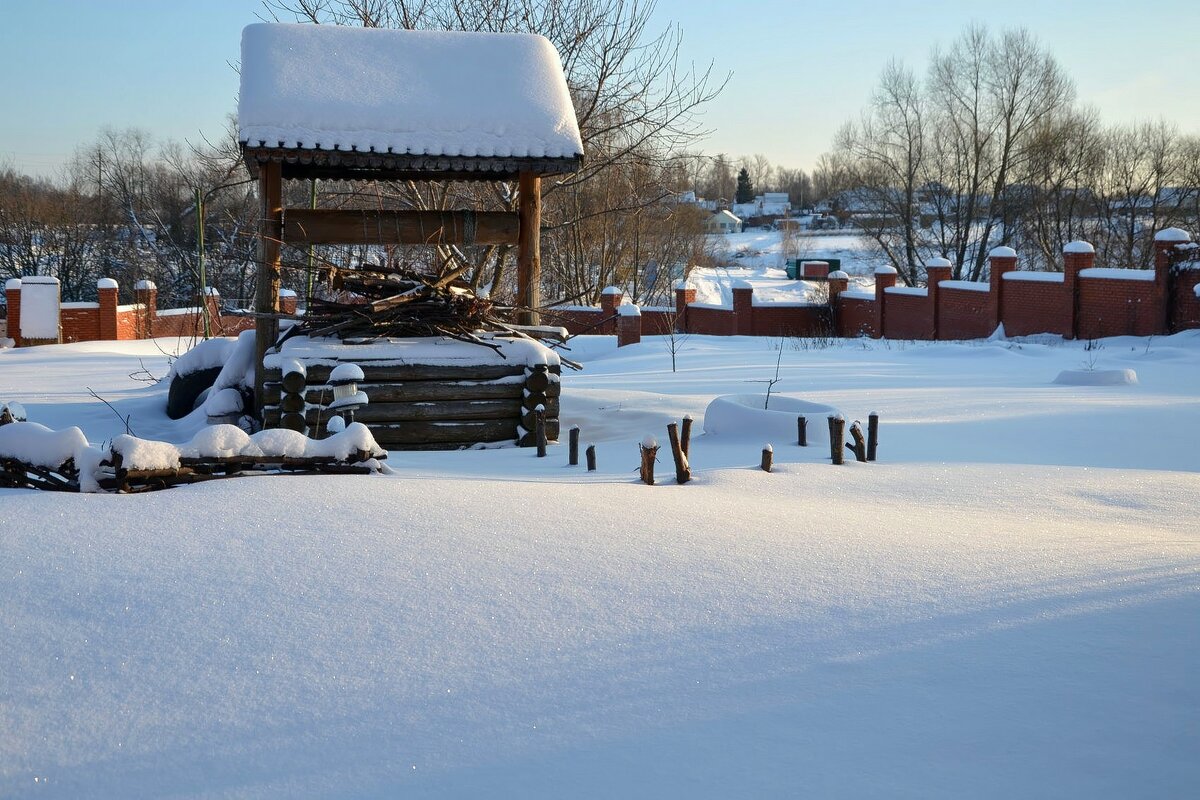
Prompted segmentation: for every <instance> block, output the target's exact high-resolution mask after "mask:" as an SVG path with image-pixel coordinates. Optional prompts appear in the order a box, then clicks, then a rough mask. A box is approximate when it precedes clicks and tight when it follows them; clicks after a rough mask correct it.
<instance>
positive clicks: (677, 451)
mask: <svg viewBox="0 0 1200 800" xmlns="http://www.w3.org/2000/svg"><path fill="white" fill-rule="evenodd" d="M667 438H668V439H670V440H671V456H672V457H673V458H674V459H675V482H676V483H687V482H688V481H690V480H691V479H692V470H691V467H690V466H689V465H688V457H687V454H686V453H684V452H683V442H682V441H681V440H680V438H679V426H678V425H676V424H675V423H674V422H672V423H671V424H669V425H667Z"/></svg>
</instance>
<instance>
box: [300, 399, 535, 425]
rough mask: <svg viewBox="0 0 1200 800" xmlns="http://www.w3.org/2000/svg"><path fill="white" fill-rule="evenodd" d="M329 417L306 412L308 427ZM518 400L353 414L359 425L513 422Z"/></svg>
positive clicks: (386, 407)
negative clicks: (441, 421) (411, 422)
mask: <svg viewBox="0 0 1200 800" xmlns="http://www.w3.org/2000/svg"><path fill="white" fill-rule="evenodd" d="M318 416H320V417H324V418H328V417H329V412H328V411H327V410H325V409H315V408H311V409H309V410H308V412H307V418H308V420H309V424H312V423H314V422H315V421H316V418H317V417H318ZM520 416H521V401H520V400H515V399H514V400H443V401H440V402H431V403H371V404H370V405H367V406H363V407H362V408H360V409H358V410H357V411H355V412H354V419H355V420H357V421H358V422H365V423H373V422H382V423H392V422H406V421H409V420H445V421H451V420H469V419H504V418H511V419H512V420H513V421H514V422H516V421H517V420H518V419H520Z"/></svg>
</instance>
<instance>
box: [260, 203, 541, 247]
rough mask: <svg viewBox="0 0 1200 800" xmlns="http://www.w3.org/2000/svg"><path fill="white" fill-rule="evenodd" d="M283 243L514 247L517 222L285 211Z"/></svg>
mask: <svg viewBox="0 0 1200 800" xmlns="http://www.w3.org/2000/svg"><path fill="white" fill-rule="evenodd" d="M283 220H284V222H283V240H284V241H285V242H286V243H288V244H296V245H304V244H426V245H437V244H460V245H472V244H480V245H489V244H508V245H513V244H516V243H517V241H518V239H519V234H520V224H521V223H520V218H519V217H518V215H517V214H515V213H511V212H506V211H378V210H370V209H366V210H330V209H316V210H313V209H307V208H289V209H287V210H286V211H285V212H284V215H283Z"/></svg>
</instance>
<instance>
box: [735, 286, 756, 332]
mask: <svg viewBox="0 0 1200 800" xmlns="http://www.w3.org/2000/svg"><path fill="white" fill-rule="evenodd" d="M733 334H734V335H735V336H753V335H754V287H753V286H751V285H750V284H749V283H747V282H746V281H736V282H735V283H734V284H733Z"/></svg>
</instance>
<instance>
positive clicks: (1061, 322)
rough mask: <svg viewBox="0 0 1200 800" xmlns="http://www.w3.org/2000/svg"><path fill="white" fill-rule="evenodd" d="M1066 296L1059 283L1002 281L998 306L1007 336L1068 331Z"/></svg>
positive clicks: (1067, 300) (1064, 333)
mask: <svg viewBox="0 0 1200 800" xmlns="http://www.w3.org/2000/svg"><path fill="white" fill-rule="evenodd" d="M1068 302H1069V298H1068V296H1067V290H1066V287H1065V286H1064V285H1063V284H1061V283H1045V282H1042V281H1005V282H1004V295H1003V301H1002V305H1003V307H1002V308H1001V309H1000V317H1001V321H1002V322H1003V323H1004V334H1005V335H1006V336H1028V335H1029V334H1032V333H1058V334H1062V335H1064V336H1065V335H1067V334H1068V333H1069V332H1070V331H1068V330H1067V326H1068V325H1069V324H1070V316H1069V310H1070V309H1069V306H1068Z"/></svg>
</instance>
